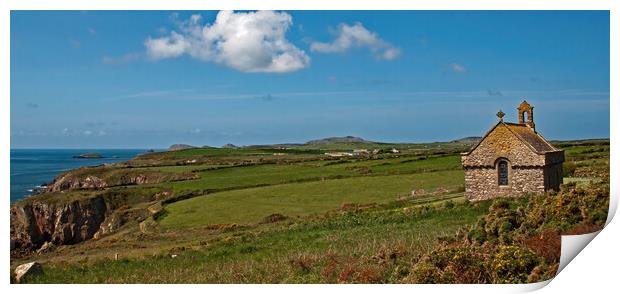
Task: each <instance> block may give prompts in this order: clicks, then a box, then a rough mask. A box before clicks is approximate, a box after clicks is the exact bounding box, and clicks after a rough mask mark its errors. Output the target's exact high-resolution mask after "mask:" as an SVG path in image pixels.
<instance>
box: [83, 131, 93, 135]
mask: <svg viewBox="0 0 620 294" xmlns="http://www.w3.org/2000/svg"><path fill="white" fill-rule="evenodd" d="M82 134H84V136H90V135H92V134H93V131H90V130H86V131H84V132H83V133H82Z"/></svg>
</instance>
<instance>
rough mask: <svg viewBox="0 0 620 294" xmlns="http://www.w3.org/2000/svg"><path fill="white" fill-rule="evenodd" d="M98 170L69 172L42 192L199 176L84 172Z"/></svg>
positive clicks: (151, 182)
mask: <svg viewBox="0 0 620 294" xmlns="http://www.w3.org/2000/svg"><path fill="white" fill-rule="evenodd" d="M88 169H91V170H95V169H96V168H82V169H78V170H74V171H69V172H66V173H63V174H60V175H59V176H57V177H56V178H55V179H54V181H53V182H52V183H51V184H49V185H48V186H47V189H45V191H42V192H59V191H65V190H72V189H103V188H107V187H113V186H131V185H143V184H157V183H161V182H167V181H178V180H188V179H195V178H197V177H198V176H197V175H195V174H192V173H165V172H157V171H140V172H139V171H133V170H132V169H115V168H109V169H101V170H100V171H98V172H91V174H89V173H88V172H85V171H84V170H86V171H87V170H88Z"/></svg>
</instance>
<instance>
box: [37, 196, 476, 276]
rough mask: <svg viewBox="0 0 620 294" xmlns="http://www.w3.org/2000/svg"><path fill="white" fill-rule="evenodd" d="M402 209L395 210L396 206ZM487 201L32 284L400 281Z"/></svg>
mask: <svg viewBox="0 0 620 294" xmlns="http://www.w3.org/2000/svg"><path fill="white" fill-rule="evenodd" d="M396 206H398V205H396ZM487 207H488V204H487V203H479V204H476V205H469V204H457V205H455V206H454V207H451V208H446V207H444V206H437V207H432V206H423V207H417V208H413V209H406V210H405V209H402V207H401V209H393V208H390V209H386V208H385V207H377V208H374V209H367V210H362V211H353V212H338V211H334V212H331V213H327V214H324V215H320V216H316V217H314V218H312V219H305V220H300V221H292V220H290V221H285V222H284V223H281V224H279V225H277V226H275V227H273V228H272V229H267V230H266V231H262V232H261V231H259V230H249V231H244V232H239V233H236V234H235V233H233V234H232V235H231V236H229V237H227V238H224V239H222V240H221V241H220V242H217V243H214V244H212V245H209V244H207V245H204V247H202V248H200V247H195V246H194V247H179V248H177V249H175V250H171V251H169V252H165V253H161V254H157V255H155V256H150V257H145V258H141V259H123V258H121V260H118V261H115V260H105V261H97V262H83V263H78V264H71V265H46V270H45V271H44V274H43V275H41V276H38V277H36V278H34V279H31V280H29V282H32V283H337V282H395V281H393V280H390V279H393V278H394V276H393V273H394V272H398V271H404V270H405V269H407V268H409V267H411V265H412V264H413V262H414V261H415V259H416V258H417V257H418V256H419V255H420V254H424V253H426V252H428V251H429V250H431V249H432V248H433V246H434V244H435V242H436V240H437V238H439V237H442V236H447V235H450V234H453V233H454V231H455V230H456V229H457V228H459V227H461V226H463V225H465V224H471V223H473V222H475V220H476V219H477V218H478V217H479V216H480V215H482V214H483V213H484V212H485V211H486V210H487ZM173 255H174V256H175V257H172V256H173Z"/></svg>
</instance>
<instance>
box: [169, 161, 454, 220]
mask: <svg viewBox="0 0 620 294" xmlns="http://www.w3.org/2000/svg"><path fill="white" fill-rule="evenodd" d="M461 185H463V172H462V171H460V170H456V171H441V172H431V173H419V174H412V175H395V176H375V177H356V178H348V179H336V180H325V181H316V182H308V183H296V184H283V185H274V186H269V187H260V188H252V189H242V190H235V191H227V192H220V193H215V194H212V195H205V196H200V197H195V198H192V199H188V200H184V201H179V202H176V203H173V204H170V205H168V206H166V211H167V212H168V213H167V214H166V216H165V217H163V219H162V220H161V224H162V225H163V227H165V228H167V229H174V228H178V227H192V226H203V225H210V224H218V223H239V224H246V223H254V222H259V221H260V220H261V219H263V218H264V217H266V216H268V215H270V214H274V213H279V214H283V215H287V216H303V215H307V214H311V213H318V212H324V211H327V210H330V209H336V208H338V207H340V206H341V205H342V204H345V203H371V202H374V203H384V202H389V201H394V200H395V199H396V198H398V195H403V194H405V195H406V194H407V193H409V192H411V191H412V190H416V189H427V190H431V191H432V189H435V188H437V187H443V188H445V189H456V188H458V187H460V186H461Z"/></svg>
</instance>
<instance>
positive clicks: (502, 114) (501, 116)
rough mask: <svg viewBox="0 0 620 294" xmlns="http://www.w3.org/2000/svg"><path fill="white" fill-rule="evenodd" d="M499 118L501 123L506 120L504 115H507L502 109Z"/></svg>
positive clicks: (498, 113) (498, 114)
mask: <svg viewBox="0 0 620 294" xmlns="http://www.w3.org/2000/svg"><path fill="white" fill-rule="evenodd" d="M496 115H497V117H498V118H499V120H500V121H503V120H504V115H506V114H505V113H504V112H503V111H502V110H501V109H500V110H499V111H498V112H497V114H496Z"/></svg>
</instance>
